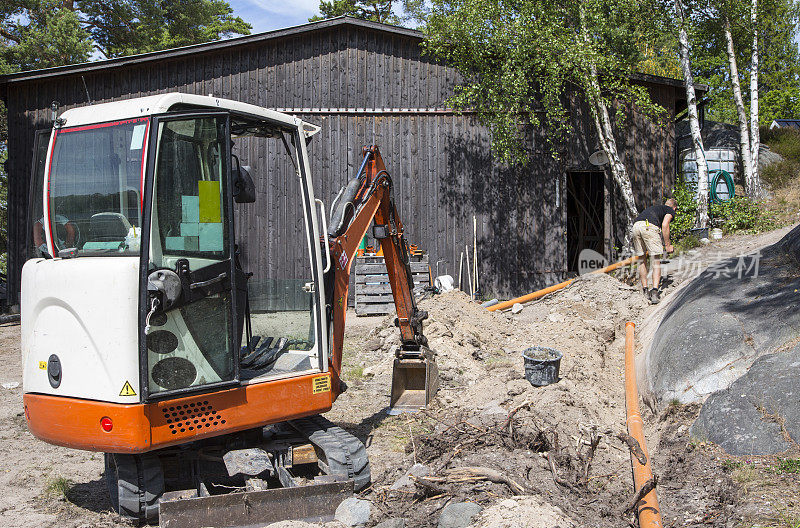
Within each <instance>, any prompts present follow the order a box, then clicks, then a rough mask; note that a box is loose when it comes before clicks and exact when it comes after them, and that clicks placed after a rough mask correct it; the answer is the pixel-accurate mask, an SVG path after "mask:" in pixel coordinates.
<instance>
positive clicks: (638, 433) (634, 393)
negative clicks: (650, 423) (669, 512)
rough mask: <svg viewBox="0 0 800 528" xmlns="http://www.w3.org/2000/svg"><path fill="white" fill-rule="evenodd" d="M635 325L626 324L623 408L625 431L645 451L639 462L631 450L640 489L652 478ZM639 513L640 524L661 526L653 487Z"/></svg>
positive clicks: (641, 527) (638, 507) (650, 527)
mask: <svg viewBox="0 0 800 528" xmlns="http://www.w3.org/2000/svg"><path fill="white" fill-rule="evenodd" d="M635 328H636V325H634V324H633V323H631V322H628V323H626V324H625V410H626V411H627V415H628V420H627V425H628V434H629V435H630V436H632V437H633V438H635V439H636V441H637V442H639V447H641V448H642V452H643V453H644V458H645V463H644V464H641V463H640V462H639V460H638V459H637V458H636V456H634V454H633V452H631V466H632V467H633V485H634V487H635V491H636V492H638V491H639V490H640V489H642V486H644V484H645V483H646V482H647V481H648V480H650V479H652V478H653V471H652V469H651V467H650V455H649V454H648V452H647V445H645V443H644V433H643V432H642V425H643V422H642V416H641V415H640V414H639V391H638V389H637V386H636V366H635V362H634V359H635V356H634V347H633V331H634V329H635ZM635 511H636V515H637V517H639V528H662V527H663V526H664V524H663V523H662V522H661V510H660V508H659V507H658V498H657V497H656V490H655V488H654V489H652V490H651V491H650V492H648V493H647V494H646V495H645V496H644V497H643V498H642V499H641V500H640V501H639V503H638V504H636V506H635Z"/></svg>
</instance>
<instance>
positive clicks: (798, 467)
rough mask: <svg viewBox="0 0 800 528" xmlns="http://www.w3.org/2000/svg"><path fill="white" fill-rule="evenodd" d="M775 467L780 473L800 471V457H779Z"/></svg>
mask: <svg viewBox="0 0 800 528" xmlns="http://www.w3.org/2000/svg"><path fill="white" fill-rule="evenodd" d="M773 469H774V471H775V473H778V474H779V475H784V474H787V473H800V458H779V459H778V463H777V464H776V465H775V467H774V468H773Z"/></svg>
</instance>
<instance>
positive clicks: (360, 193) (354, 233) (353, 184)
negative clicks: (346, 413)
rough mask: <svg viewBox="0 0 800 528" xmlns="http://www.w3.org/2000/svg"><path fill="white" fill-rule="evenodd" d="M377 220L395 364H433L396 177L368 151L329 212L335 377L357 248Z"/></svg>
mask: <svg viewBox="0 0 800 528" xmlns="http://www.w3.org/2000/svg"><path fill="white" fill-rule="evenodd" d="M373 222H374V227H373V231H372V234H373V236H374V237H375V238H376V239H377V240H379V241H380V244H381V248H382V249H383V255H384V260H385V263H386V271H387V273H388V276H389V284H390V286H391V290H392V297H393V298H394V305H395V309H396V312H397V318H396V319H395V324H396V325H397V327H398V328H399V330H400V342H401V345H400V349H399V350H397V352H396V356H397V359H396V362H397V361H401V362H405V363H404V364H408V363H409V362H412V361H425V362H427V361H432V358H431V357H430V356H431V355H430V353H429V351H428V349H427V344H428V340H427V339H426V338H425V336H424V334H423V332H422V321H423V320H425V318H427V316H428V314H427V313H426V312H424V311H422V310H419V309H418V308H417V304H416V301H415V300H414V292H413V290H414V282H413V276H412V274H411V267H410V265H409V250H408V244H407V243H406V240H405V238H404V236H403V223H402V222H401V221H400V219H399V217H398V214H397V208H396V206H395V204H394V200H393V198H392V179H391V177H390V176H389V173H388V172H387V171H386V166H385V165H384V162H383V158H382V157H381V154H380V151H379V150H378V147H377V146H370V147H364V162H363V163H362V165H361V168H360V170H359V173H358V174H357V175H356V177H355V178H354V179H353V180H351V181H350V182H349V183H348V185H347V186H346V187H345V188H344V189H343V190H342V191H341V192H340V194H339V196H338V197H337V201H336V203H335V204H334V207H333V212H332V214H331V229H330V235H331V238H330V254H331V256H332V259H333V261H334V262H333V266H332V272H333V274H334V280H333V295H332V306H331V312H332V314H331V315H332V319H333V347H332V349H333V350H332V355H331V369H332V370H333V372H334V374H335V378H339V377H340V376H341V366H342V345H343V338H344V325H345V316H346V311H347V296H348V289H349V283H350V269H351V266H352V264H353V258H354V257H355V254H356V250H357V248H358V246H359V244H360V242H361V240H362V239H363V238H364V235H365V234H366V233H367V230H368V229H369V227H370V225H371V224H373ZM396 366H397V365H396ZM395 377H397V376H396V375H395ZM393 384H394V382H393ZM426 385H427V383H426ZM433 390H434V392H435V389H433ZM427 392H429V391H427V390H426V393H427ZM393 399H395V398H394V397H393Z"/></svg>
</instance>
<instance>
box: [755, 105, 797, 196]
mask: <svg viewBox="0 0 800 528" xmlns="http://www.w3.org/2000/svg"><path fill="white" fill-rule="evenodd" d="M798 115H800V114H798ZM761 141H762V143H766V144H767V145H768V146H769V148H770V150H771V151H773V152H775V153H777V154H780V155H781V156H783V160H782V161H779V162H778V163H771V164H770V165H767V166H766V167H764V168H762V169H761V179H762V180H763V181H764V182H765V183H767V184H768V185H769V186H770V188H771V189H772V190H777V189H782V188H783V187H786V186H787V185H788V184H789V183H790V182H792V181H793V180H797V179H798V178H800V130H798V129H796V128H774V129H772V130H770V129H768V128H766V127H761Z"/></svg>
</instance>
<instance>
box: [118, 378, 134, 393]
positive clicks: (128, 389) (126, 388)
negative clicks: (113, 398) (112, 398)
mask: <svg viewBox="0 0 800 528" xmlns="http://www.w3.org/2000/svg"><path fill="white" fill-rule="evenodd" d="M119 395H120V396H136V391H135V390H133V387H132V386H131V382H130V381H125V385H123V386H122V390H120V391H119Z"/></svg>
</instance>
